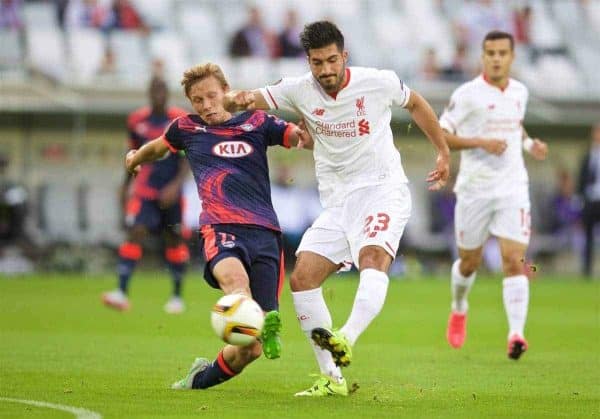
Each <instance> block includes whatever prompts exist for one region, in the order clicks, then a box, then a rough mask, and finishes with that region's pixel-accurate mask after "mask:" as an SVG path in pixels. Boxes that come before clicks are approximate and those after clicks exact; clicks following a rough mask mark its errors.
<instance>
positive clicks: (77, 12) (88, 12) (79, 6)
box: [65, 0, 108, 29]
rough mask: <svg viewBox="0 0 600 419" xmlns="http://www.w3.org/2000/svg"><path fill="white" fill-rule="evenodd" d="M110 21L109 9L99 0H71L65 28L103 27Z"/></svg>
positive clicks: (67, 10) (66, 12)
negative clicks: (99, 2)
mask: <svg viewBox="0 0 600 419" xmlns="http://www.w3.org/2000/svg"><path fill="white" fill-rule="evenodd" d="M107 22H108V10H107V9H106V8H105V7H103V6H102V5H101V4H98V0H70V1H69V4H68V5H67V8H66V10H65V28H66V29H74V28H102V27H104V26H105V25H106V24H107Z"/></svg>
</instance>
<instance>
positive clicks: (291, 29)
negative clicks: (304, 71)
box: [279, 9, 305, 58]
mask: <svg viewBox="0 0 600 419" xmlns="http://www.w3.org/2000/svg"><path fill="white" fill-rule="evenodd" d="M300 32H302V28H301V27H300V26H299V25H298V14H297V13H296V11H295V10H294V9H290V10H288V11H287V13H286V15H285V26H284V27H283V30H282V31H281V33H280V34H279V48H280V51H279V55H280V56H282V57H290V58H292V57H303V56H304V55H305V53H304V48H302V45H300Z"/></svg>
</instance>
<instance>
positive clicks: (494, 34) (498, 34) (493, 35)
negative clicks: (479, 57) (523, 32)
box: [481, 30, 515, 50]
mask: <svg viewBox="0 0 600 419" xmlns="http://www.w3.org/2000/svg"><path fill="white" fill-rule="evenodd" d="M497 39H508V40H509V41H510V49H511V50H513V49H515V38H514V37H513V36H512V34H510V33H508V32H503V31H497V30H496V31H491V32H488V33H487V35H486V36H485V38H483V42H482V43H481V48H482V49H484V48H485V42H486V41H495V40H497Z"/></svg>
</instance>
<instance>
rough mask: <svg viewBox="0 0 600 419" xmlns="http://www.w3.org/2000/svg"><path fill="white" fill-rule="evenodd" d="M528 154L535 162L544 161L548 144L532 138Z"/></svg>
mask: <svg viewBox="0 0 600 419" xmlns="http://www.w3.org/2000/svg"><path fill="white" fill-rule="evenodd" d="M529 154H531V155H532V156H533V158H534V159H536V160H545V159H546V156H547V155H548V144H546V143H545V142H543V141H542V140H540V139H539V138H534V139H533V145H532V146H531V150H529Z"/></svg>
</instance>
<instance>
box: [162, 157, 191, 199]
mask: <svg viewBox="0 0 600 419" xmlns="http://www.w3.org/2000/svg"><path fill="white" fill-rule="evenodd" d="M180 153H182V152H180ZM189 173H190V165H189V163H188V161H187V159H186V158H184V157H183V156H180V158H179V167H178V169H177V174H176V175H175V177H174V178H173V179H172V180H171V181H170V182H169V183H167V184H166V185H165V186H164V187H163V188H162V189H161V190H160V193H159V197H158V200H159V202H160V204H161V205H162V206H163V207H170V206H171V205H173V204H175V202H176V201H177V200H178V199H179V197H180V196H181V188H182V187H183V182H185V180H186V179H187V177H188V174H189Z"/></svg>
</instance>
